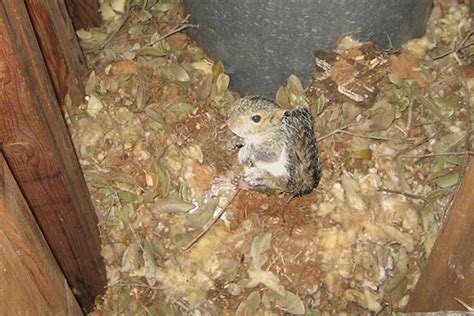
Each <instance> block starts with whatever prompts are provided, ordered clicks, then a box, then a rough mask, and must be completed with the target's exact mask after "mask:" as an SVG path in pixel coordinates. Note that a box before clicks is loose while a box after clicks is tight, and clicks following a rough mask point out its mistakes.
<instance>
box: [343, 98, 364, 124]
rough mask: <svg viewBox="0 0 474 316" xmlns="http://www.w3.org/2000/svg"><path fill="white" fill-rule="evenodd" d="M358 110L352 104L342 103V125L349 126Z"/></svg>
mask: <svg viewBox="0 0 474 316" xmlns="http://www.w3.org/2000/svg"><path fill="white" fill-rule="evenodd" d="M360 112H361V111H360V108H359V107H357V106H356V105H355V104H354V103H352V102H344V103H343V104H342V118H343V119H344V123H343V124H344V125H346V124H349V123H350V122H352V121H353V120H354V119H355V118H356V117H357V115H359V114H360Z"/></svg>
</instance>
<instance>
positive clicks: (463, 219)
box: [407, 159, 474, 312]
mask: <svg viewBox="0 0 474 316" xmlns="http://www.w3.org/2000/svg"><path fill="white" fill-rule="evenodd" d="M473 192H474V159H471V161H470V163H469V166H468V169H467V172H466V175H465V176H464V180H463V183H462V185H461V187H460V189H459V191H458V193H457V195H456V199H455V200H454V203H453V205H452V207H451V209H450V210H449V213H448V216H447V219H446V221H445V224H444V226H443V229H442V231H441V233H440V235H439V236H438V239H437V240H436V242H435V245H434V247H433V250H432V251H431V254H430V256H429V258H428V263H427V265H426V267H425V268H424V269H423V271H422V273H421V277H420V280H419V281H418V284H417V285H416V288H415V290H414V291H413V293H412V295H411V299H410V302H409V303H408V306H407V312H435V311H453V310H456V311H466V308H465V307H463V306H462V305H461V304H460V303H459V302H457V301H456V299H459V300H461V301H462V302H464V303H466V304H467V305H469V306H471V307H474V194H473Z"/></svg>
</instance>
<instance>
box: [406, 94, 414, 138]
mask: <svg viewBox="0 0 474 316" xmlns="http://www.w3.org/2000/svg"><path fill="white" fill-rule="evenodd" d="M414 103H415V102H414V98H413V97H411V98H410V102H409V103H408V117H407V132H408V133H410V130H411V128H412V125H413V104H414Z"/></svg>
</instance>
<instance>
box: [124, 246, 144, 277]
mask: <svg viewBox="0 0 474 316" xmlns="http://www.w3.org/2000/svg"><path fill="white" fill-rule="evenodd" d="M139 252H140V245H139V244H138V242H134V243H133V244H130V245H129V246H128V247H127V249H126V250H125V252H124V253H123V256H122V269H121V271H122V272H129V271H133V270H135V269H138V267H139V262H140V258H139V257H138V254H139Z"/></svg>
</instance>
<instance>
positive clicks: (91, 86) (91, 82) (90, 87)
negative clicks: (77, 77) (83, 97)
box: [85, 71, 97, 95]
mask: <svg viewBox="0 0 474 316" xmlns="http://www.w3.org/2000/svg"><path fill="white" fill-rule="evenodd" d="M96 82H97V76H96V74H95V71H92V72H91V73H90V75H89V78H87V81H86V86H85V90H86V91H85V92H86V94H87V95H91V94H92V93H94V92H95V85H96Z"/></svg>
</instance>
